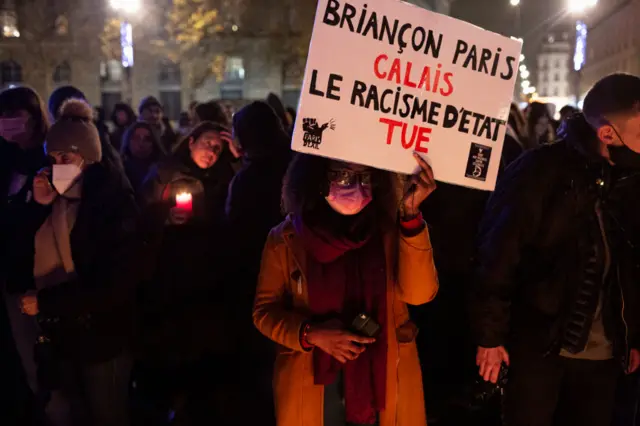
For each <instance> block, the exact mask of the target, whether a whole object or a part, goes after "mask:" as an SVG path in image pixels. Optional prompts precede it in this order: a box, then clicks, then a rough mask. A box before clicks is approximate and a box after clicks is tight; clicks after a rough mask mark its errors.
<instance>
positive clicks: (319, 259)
mask: <svg viewBox="0 0 640 426" xmlns="http://www.w3.org/2000/svg"><path fill="white" fill-rule="evenodd" d="M294 225H295V228H296V232H297V233H298V235H300V236H301V237H302V241H303V244H304V247H305V249H306V252H307V280H308V292H309V308H310V310H311V312H312V314H313V315H314V319H315V320H319V321H324V320H329V319H339V320H341V321H342V322H343V324H345V327H349V326H350V325H351V322H352V321H353V319H354V318H355V317H356V315H358V314H359V313H362V312H365V313H367V314H369V315H371V316H372V317H373V318H374V319H375V320H376V321H377V322H378V324H380V326H381V332H380V334H379V335H378V336H376V342H375V343H373V344H371V345H367V348H366V350H365V351H364V352H363V353H362V354H361V355H360V356H359V357H358V358H357V359H356V360H355V361H350V362H347V363H346V364H344V365H343V364H341V363H340V362H338V361H337V360H336V359H334V358H333V357H332V356H330V355H328V354H327V353H325V352H324V351H322V350H320V349H317V348H316V349H315V350H314V353H313V367H314V380H315V383H316V384H318V385H329V384H332V383H334V382H335V381H336V380H337V377H338V374H339V373H340V372H341V371H342V373H343V380H344V398H345V408H346V413H347V418H346V420H347V423H355V424H363V425H364V424H374V423H375V422H376V421H377V418H378V413H379V412H380V411H381V410H383V409H384V408H385V395H386V387H387V386H386V384H387V383H386V380H387V345H388V342H387V329H386V323H387V295H386V286H387V274H386V258H385V253H384V244H383V240H382V238H381V237H380V235H378V234H373V235H368V236H367V237H366V238H364V239H363V240H362V241H351V240H347V239H338V238H335V237H333V236H331V235H330V233H328V232H323V231H320V230H318V229H310V228H308V227H307V226H305V225H304V224H303V223H302V221H301V220H298V219H297V218H296V219H294Z"/></svg>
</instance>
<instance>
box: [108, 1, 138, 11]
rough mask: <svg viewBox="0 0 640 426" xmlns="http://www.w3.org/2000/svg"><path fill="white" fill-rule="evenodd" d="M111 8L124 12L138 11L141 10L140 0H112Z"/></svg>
mask: <svg viewBox="0 0 640 426" xmlns="http://www.w3.org/2000/svg"><path fill="white" fill-rule="evenodd" d="M110 4H111V8H112V9H113V10H117V11H119V12H124V13H136V12H137V11H138V10H140V0H111V1H110Z"/></svg>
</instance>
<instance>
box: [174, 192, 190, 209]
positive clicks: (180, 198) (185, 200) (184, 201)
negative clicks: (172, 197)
mask: <svg viewBox="0 0 640 426" xmlns="http://www.w3.org/2000/svg"><path fill="white" fill-rule="evenodd" d="M176 207H178V208H179V209H183V210H186V211H188V212H191V211H192V210H193V197H192V196H191V194H190V193H189V192H181V193H179V194H177V195H176Z"/></svg>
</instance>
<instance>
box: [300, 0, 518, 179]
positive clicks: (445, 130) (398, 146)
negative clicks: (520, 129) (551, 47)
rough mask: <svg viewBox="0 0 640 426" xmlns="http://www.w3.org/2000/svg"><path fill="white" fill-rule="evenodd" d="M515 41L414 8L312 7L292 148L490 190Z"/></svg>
mask: <svg viewBox="0 0 640 426" xmlns="http://www.w3.org/2000/svg"><path fill="white" fill-rule="evenodd" d="M521 48H522V44H521V42H520V41H517V40H513V39H510V38H508V37H503V36H500V35H498V34H495V33H491V32H489V31H485V30H483V29H482V28H479V27H476V26H474V25H471V24H469V23H467V22H463V21H460V20H457V19H454V18H451V17H448V16H444V15H439V14H437V13H434V12H430V11H428V10H424V9H421V8H419V7H416V6H413V5H410V4H407V3H404V2H395V1H383V0H377V1H375V0H368V1H367V0H348V1H344V0H319V2H318V10H317V12H316V18H315V25H314V29H313V36H312V39H311V44H310V47H309V55H308V58H307V67H306V71H305V77H304V83H303V88H302V93H301V97H300V103H299V106H298V115H297V120H296V125H295V131H294V134H293V141H292V148H293V149H294V150H296V151H299V152H304V153H309V154H314V155H320V156H325V157H329V158H335V159H339V160H344V161H349V162H354V163H359V164H365V165H368V166H372V167H377V168H381V169H386V170H391V171H395V172H401V173H412V172H413V171H415V170H416V167H417V165H416V162H415V159H414V158H413V157H412V153H413V152H414V151H417V152H418V153H420V154H421V155H422V156H423V157H425V158H426V159H427V161H428V162H429V163H430V164H431V166H432V167H433V170H434V174H435V176H436V178H437V179H438V180H441V181H444V182H449V183H453V184H457V185H464V186H468V187H472V188H478V189H483V190H493V188H494V187H495V182H496V176H497V174H498V167H499V164H500V156H501V152H502V145H503V140H504V136H505V131H506V121H507V119H508V115H509V106H510V103H511V99H512V95H513V87H514V84H515V81H516V77H517V75H518V63H519V59H520V51H521Z"/></svg>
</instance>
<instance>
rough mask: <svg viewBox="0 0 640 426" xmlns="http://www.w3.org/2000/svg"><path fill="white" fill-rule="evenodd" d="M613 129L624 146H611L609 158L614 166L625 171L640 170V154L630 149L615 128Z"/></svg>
mask: <svg viewBox="0 0 640 426" xmlns="http://www.w3.org/2000/svg"><path fill="white" fill-rule="evenodd" d="M611 127H612V128H613V131H614V132H616V135H618V139H620V142H622V146H612V145H609V148H608V149H609V158H610V159H611V161H612V162H613V164H614V165H615V166H616V167H620V168H623V169H640V154H639V153H637V152H635V151H634V150H632V149H631V148H629V147H628V146H627V144H625V143H624V141H623V140H622V138H621V137H620V133H618V131H617V130H616V129H615V127H613V126H611Z"/></svg>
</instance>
